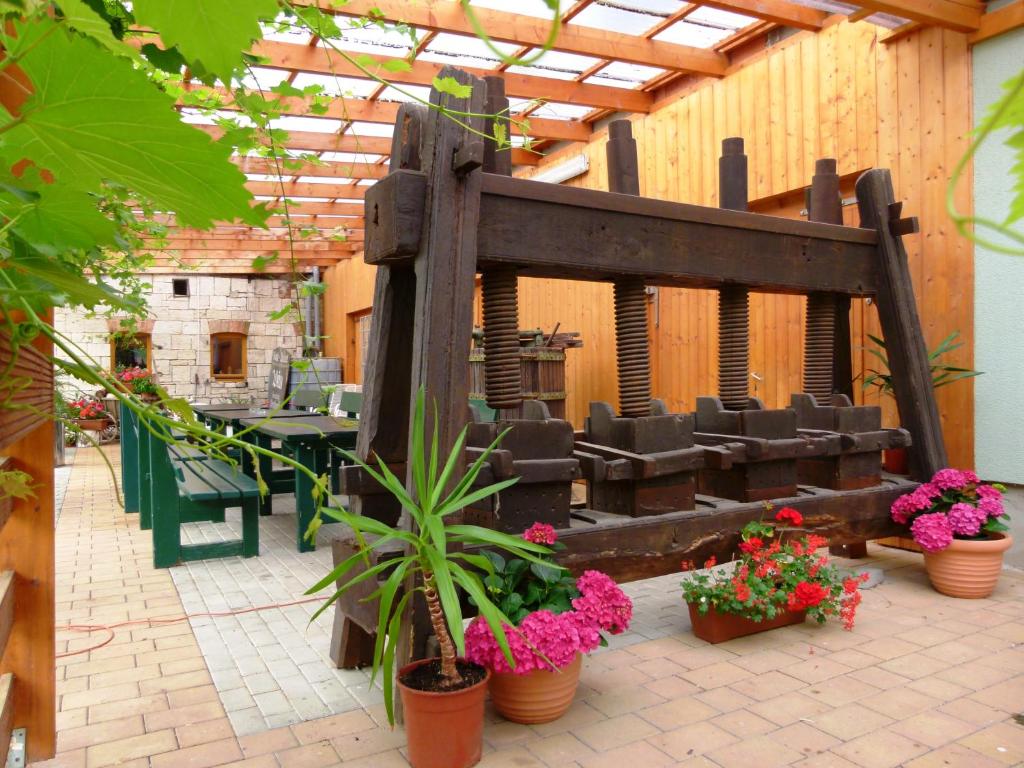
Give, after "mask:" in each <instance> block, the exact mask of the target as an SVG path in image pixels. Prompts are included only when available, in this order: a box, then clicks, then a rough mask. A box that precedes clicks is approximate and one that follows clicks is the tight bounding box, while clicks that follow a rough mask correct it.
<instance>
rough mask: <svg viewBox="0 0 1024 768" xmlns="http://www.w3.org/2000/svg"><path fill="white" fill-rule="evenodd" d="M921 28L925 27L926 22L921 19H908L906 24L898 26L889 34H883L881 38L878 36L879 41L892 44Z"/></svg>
mask: <svg viewBox="0 0 1024 768" xmlns="http://www.w3.org/2000/svg"><path fill="white" fill-rule="evenodd" d="M919 29H924V24H922V23H921V22H920V21H908V22H907V23H906V24H903V25H901V26H898V27H896V29H894V30H892V31H891V32H889V33H888V34H885V35H882V36H881V37H880V38H878V42H880V43H885V44H886V45H890V44H892V43H895V42H897V41H899V40H902V39H903V38H905V37H906V36H907V35H912V34H913V33H914V32H917V31H918V30H919Z"/></svg>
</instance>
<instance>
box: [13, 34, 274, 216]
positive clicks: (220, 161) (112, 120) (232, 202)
mask: <svg viewBox="0 0 1024 768" xmlns="http://www.w3.org/2000/svg"><path fill="white" fill-rule="evenodd" d="M55 23H57V22H52V21H51V22H49V23H39V22H36V23H33V24H31V25H19V28H18V30H17V35H16V36H15V37H14V39H13V45H12V50H11V54H12V55H14V56H20V57H21V58H20V61H19V65H20V67H21V69H22V70H23V71H24V73H25V74H26V75H27V76H28V78H29V80H30V81H31V83H32V85H33V88H34V90H33V92H32V95H31V96H30V97H29V98H28V100H27V101H26V102H25V103H24V104H23V105H22V106H21V109H20V112H19V114H18V115H17V116H16V119H15V121H14V124H13V125H11V126H10V127H9V128H8V130H7V131H6V133H5V134H4V135H3V140H2V143H0V158H2V159H3V160H4V161H5V162H6V163H7V167H13V166H16V165H18V164H19V163H24V162H25V161H31V162H32V163H34V164H35V165H36V166H37V167H38V168H40V169H45V171H48V172H49V173H50V174H51V175H52V177H53V180H54V181H55V185H61V186H67V187H68V188H69V189H73V190H78V191H80V192H85V193H99V192H100V191H101V187H102V183H103V182H104V181H105V180H110V181H113V182H116V183H118V184H121V185H123V186H125V187H127V188H128V189H131V190H134V191H135V192H137V193H139V194H140V195H141V196H142V197H144V198H146V199H148V200H151V201H152V202H153V204H154V205H155V206H156V207H157V208H158V209H159V210H164V211H173V212H175V213H176V214H177V218H178V222H179V224H182V225H184V226H190V227H197V228H200V229H205V228H208V227H210V226H211V225H212V224H213V223H214V222H216V221H233V220H236V219H240V220H242V221H244V222H246V223H249V224H253V225H257V226H258V225H261V224H262V223H263V221H264V220H265V218H266V212H265V210H264V207H262V206H255V207H251V206H250V202H251V200H252V196H251V195H250V194H249V192H248V191H246V189H245V186H244V185H245V176H244V174H243V173H242V172H241V171H240V170H239V169H238V168H236V167H235V166H234V165H233V164H232V163H231V162H230V160H229V156H230V153H231V148H230V147H227V146H224V145H222V144H219V143H216V142H214V141H212V140H211V138H210V137H209V136H208V135H207V134H205V133H203V132H202V131H200V130H197V129H196V128H193V127H191V126H188V125H186V124H185V123H183V122H181V120H180V119H179V116H178V114H177V112H175V110H174V101H173V99H172V98H171V97H170V96H169V95H167V94H165V93H164V92H162V91H161V90H160V89H158V88H156V87H154V85H153V83H152V82H151V81H150V80H149V79H148V78H147V76H146V75H145V74H144V73H143V72H142V71H140V70H138V69H135V68H134V67H133V66H132V63H131V62H130V61H129V60H127V59H124V58H119V57H114V56H110V55H109V53H107V52H106V51H104V50H103V49H102V48H100V47H98V46H96V45H94V44H93V43H92V42H91V41H90V40H88V39H85V38H82V37H79V36H78V35H69V34H66V33H65V31H64V30H62V29H58V30H52V29H51V25H52V24H55ZM44 194H45V193H44Z"/></svg>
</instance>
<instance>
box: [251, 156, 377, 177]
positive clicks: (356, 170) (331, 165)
mask: <svg viewBox="0 0 1024 768" xmlns="http://www.w3.org/2000/svg"><path fill="white" fill-rule="evenodd" d="M231 161H232V162H233V163H234V164H235V165H237V166H238V167H239V169H241V170H242V172H243V173H259V174H263V175H265V176H276V175H278V173H280V175H282V176H286V177H291V176H315V177H324V178H330V179H382V178H384V177H385V176H387V173H388V168H387V166H386V165H378V164H376V163H349V162H339V161H333V160H332V161H326V160H324V161H320V162H319V163H312V162H309V163H302V164H300V165H296V164H295V163H294V162H285V161H283V160H282V161H281V163H280V165H279V164H278V162H277V161H275V160H274V159H272V158H268V157H232V158H231Z"/></svg>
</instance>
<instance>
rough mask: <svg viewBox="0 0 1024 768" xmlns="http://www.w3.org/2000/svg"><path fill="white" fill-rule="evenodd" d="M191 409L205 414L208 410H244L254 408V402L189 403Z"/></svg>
mask: <svg viewBox="0 0 1024 768" xmlns="http://www.w3.org/2000/svg"><path fill="white" fill-rule="evenodd" d="M189 405H190V406H191V408H192V410H193V411H195V412H196V413H199V414H207V413H209V412H210V411H246V410H249V409H250V408H255V407H256V403H253V402H248V403H224V402H221V403H189Z"/></svg>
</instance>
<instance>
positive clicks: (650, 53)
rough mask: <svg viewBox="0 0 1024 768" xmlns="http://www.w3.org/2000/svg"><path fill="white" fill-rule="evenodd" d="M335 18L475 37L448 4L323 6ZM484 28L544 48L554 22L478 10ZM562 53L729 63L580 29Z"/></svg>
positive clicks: (669, 65) (383, 0) (561, 38)
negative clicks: (376, 20) (366, 19)
mask: <svg viewBox="0 0 1024 768" xmlns="http://www.w3.org/2000/svg"><path fill="white" fill-rule="evenodd" d="M318 5H320V7H321V8H322V9H323V10H325V11H327V12H331V13H338V14H342V15H345V16H363V17H367V16H371V15H372V17H374V18H381V19H383V20H384V21H389V22H404V23H406V24H410V25H412V26H415V27H420V28H423V29H427V30H430V31H432V32H452V33H455V34H463V35H473V34H474V33H475V32H474V29H473V25H472V23H470V21H469V19H468V18H466V15H465V13H464V12H463V10H462V6H461V4H460V3H457V2H447V1H446V0H421V2H416V3H410V2H405V0H348V2H347V3H345V4H344V5H341V4H336V3H324V2H320V3H318ZM473 11H474V13H475V14H476V17H477V19H478V21H479V22H480V24H481V25H482V26H483V28H484V29H485V30H487V34H488V35H489V36H490V37H491V39H492V40H497V41H499V42H503V43H512V44H514V45H522V46H536V47H539V46H542V45H544V43H545V41H546V40H547V39H548V33H549V29H550V25H551V20H550V19H539V18H535V17H533V16H524V15H521V14H517V13H508V12H506V11H495V10H491V9H489V8H478V7H474V9H473ZM552 47H553V48H554V50H556V51H564V52H566V53H575V54H579V55H581V56H592V57H594V58H598V59H610V60H613V61H627V62H630V63H632V64H642V65H644V66H648V67H659V68H661V69H672V70H675V71H678V72H695V73H697V74H703V75H712V76H715V77H721V76H722V75H724V74H725V70H726V68H727V67H728V63H729V60H728V57H726V56H723V55H721V54H719V53H717V52H715V51H713V50H709V49H705V48H697V47H694V46H688V45H679V44H677V43H666V42H662V41H658V40H646V39H644V38H642V37H638V36H635V35H624V34H622V33H619V32H609V31H605V30H601V29H594V28H591V27H584V26H580V25H576V24H573V25H569V24H561V25H560V29H559V30H558V37H557V38H556V40H555V43H554V45H553V46H552Z"/></svg>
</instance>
